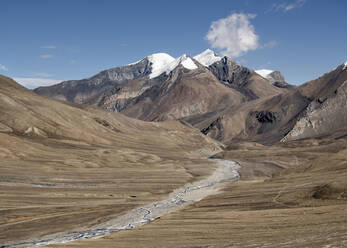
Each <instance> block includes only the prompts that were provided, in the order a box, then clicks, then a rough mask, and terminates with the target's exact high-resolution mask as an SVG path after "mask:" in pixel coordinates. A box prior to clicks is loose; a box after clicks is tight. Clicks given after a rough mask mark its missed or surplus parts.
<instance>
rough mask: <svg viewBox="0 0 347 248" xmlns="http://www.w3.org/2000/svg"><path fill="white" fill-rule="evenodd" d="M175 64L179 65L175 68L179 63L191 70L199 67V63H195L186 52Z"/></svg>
mask: <svg viewBox="0 0 347 248" xmlns="http://www.w3.org/2000/svg"><path fill="white" fill-rule="evenodd" d="M175 64H177V65H176V66H175V67H174V68H176V67H177V66H178V65H179V64H182V65H183V67H185V68H187V69H189V70H194V69H197V68H198V67H197V65H196V64H195V63H194V61H193V60H192V59H191V58H189V57H188V56H187V55H186V54H183V55H182V56H181V57H179V58H178V59H176V63H175Z"/></svg>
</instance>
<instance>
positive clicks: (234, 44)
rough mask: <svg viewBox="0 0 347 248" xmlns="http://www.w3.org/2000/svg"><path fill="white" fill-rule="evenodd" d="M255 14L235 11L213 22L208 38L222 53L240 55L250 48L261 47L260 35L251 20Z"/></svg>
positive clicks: (233, 55) (232, 55) (231, 55)
mask: <svg viewBox="0 0 347 248" xmlns="http://www.w3.org/2000/svg"><path fill="white" fill-rule="evenodd" d="M255 17H256V15H254V14H242V13H240V14H238V13H234V14H232V15H230V16H228V17H226V18H222V19H219V20H217V21H214V22H212V24H211V26H210V30H209V31H208V33H207V35H206V39H207V40H208V41H209V43H210V44H211V46H212V47H213V48H215V49H218V50H219V51H220V53H221V54H223V55H225V56H230V57H234V58H235V57H240V56H242V55H243V54H245V53H246V52H248V51H250V50H256V49H258V48H260V45H259V42H258V40H259V37H258V35H257V34H256V33H255V29H254V26H253V25H252V24H251V23H250V20H251V19H253V18H255Z"/></svg>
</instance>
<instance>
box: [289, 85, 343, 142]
mask: <svg viewBox="0 0 347 248" xmlns="http://www.w3.org/2000/svg"><path fill="white" fill-rule="evenodd" d="M346 103H347V80H346V81H345V82H344V83H343V84H342V85H341V86H340V87H339V88H338V89H337V90H335V91H334V92H333V93H332V94H331V95H329V96H327V97H324V98H317V99H316V100H314V101H312V102H311V103H310V105H309V106H308V108H307V109H306V111H305V114H304V116H303V117H302V118H300V119H299V120H298V122H297V123H296V124H295V126H294V128H293V129H292V130H291V131H290V132H289V133H288V134H287V135H286V136H285V137H284V138H283V139H282V141H283V142H284V141H289V140H297V139H303V138H310V137H319V136H322V135H329V134H332V133H334V132H336V131H339V130H341V129H346V128H347V114H346V113H347V105H346Z"/></svg>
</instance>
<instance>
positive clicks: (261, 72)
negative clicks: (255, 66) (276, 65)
mask: <svg viewBox="0 0 347 248" xmlns="http://www.w3.org/2000/svg"><path fill="white" fill-rule="evenodd" d="M255 72H256V73H257V74H259V75H260V76H262V77H263V78H266V79H269V78H271V76H270V74H271V73H273V72H274V71H272V70H267V69H262V70H256V71H255Z"/></svg>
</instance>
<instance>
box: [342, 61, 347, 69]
mask: <svg viewBox="0 0 347 248" xmlns="http://www.w3.org/2000/svg"><path fill="white" fill-rule="evenodd" d="M346 68H347V61H346V62H345V63H343V68H342V70H344V69H346Z"/></svg>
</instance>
